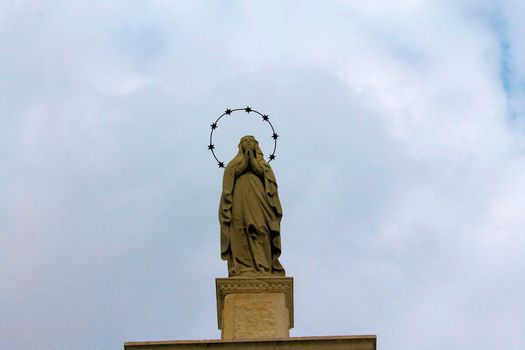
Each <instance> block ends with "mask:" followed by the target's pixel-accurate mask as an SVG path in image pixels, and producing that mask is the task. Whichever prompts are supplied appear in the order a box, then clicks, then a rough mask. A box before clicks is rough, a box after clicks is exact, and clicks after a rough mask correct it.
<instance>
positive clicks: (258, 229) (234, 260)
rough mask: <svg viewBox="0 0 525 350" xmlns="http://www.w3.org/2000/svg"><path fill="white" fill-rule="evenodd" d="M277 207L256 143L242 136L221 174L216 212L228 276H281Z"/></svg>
mask: <svg viewBox="0 0 525 350" xmlns="http://www.w3.org/2000/svg"><path fill="white" fill-rule="evenodd" d="M281 217H282V208H281V202H280V201H279V195H278V193H277V181H276V180H275V175H274V173H273V170H272V168H271V167H270V165H269V164H268V163H267V162H266V161H265V160H264V157H263V153H262V151H261V149H260V148H259V143H258V142H257V140H256V139H255V138H254V137H253V136H244V137H243V138H241V141H240V143H239V152H238V153H237V155H236V156H235V157H234V158H233V159H232V160H231V161H230V162H229V163H228V165H227V166H226V168H225V170H224V176H223V181H222V195H221V202H220V206H219V222H220V227H221V258H222V259H223V260H227V261H228V276H230V277H236V276H261V275H267V276H270V275H274V276H275V275H278V276H284V275H285V272H284V268H283V267H282V265H281V263H280V262H279V256H280V255H281V228H280V222H281Z"/></svg>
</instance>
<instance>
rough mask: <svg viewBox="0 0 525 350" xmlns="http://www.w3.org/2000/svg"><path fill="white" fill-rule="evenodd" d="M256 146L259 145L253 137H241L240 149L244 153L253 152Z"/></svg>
mask: <svg viewBox="0 0 525 350" xmlns="http://www.w3.org/2000/svg"><path fill="white" fill-rule="evenodd" d="M258 144H259V143H258V142H257V140H256V139H255V137H253V136H251V135H247V136H244V137H242V138H241V142H240V146H241V149H242V151H243V152H245V151H246V150H252V151H255V150H256V145H258Z"/></svg>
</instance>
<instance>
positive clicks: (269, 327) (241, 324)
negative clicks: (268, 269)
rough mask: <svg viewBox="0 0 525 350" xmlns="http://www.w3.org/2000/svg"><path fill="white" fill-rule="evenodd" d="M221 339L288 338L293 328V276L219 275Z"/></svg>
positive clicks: (218, 300) (218, 312)
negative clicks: (227, 276) (230, 276)
mask: <svg viewBox="0 0 525 350" xmlns="http://www.w3.org/2000/svg"><path fill="white" fill-rule="evenodd" d="M215 282H216V287H217V320H218V325H219V329H221V339H223V340H235V339H272V338H287V337H288V336H289V330H290V328H293V278H291V277H262V278H260V277H257V278H240V277H235V278H217V279H216V280H215Z"/></svg>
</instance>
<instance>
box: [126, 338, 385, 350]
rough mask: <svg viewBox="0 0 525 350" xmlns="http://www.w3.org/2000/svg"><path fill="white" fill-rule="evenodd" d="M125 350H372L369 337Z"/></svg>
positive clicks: (143, 345) (139, 345) (130, 348)
mask: <svg viewBox="0 0 525 350" xmlns="http://www.w3.org/2000/svg"><path fill="white" fill-rule="evenodd" d="M124 349H125V350H201V349H207V350H285V349H286V350H376V337H375V336H373V335H359V336H339V337H297V338H286V339H271V340H194V341H187V340H183V341H159V342H128V343H125V344H124Z"/></svg>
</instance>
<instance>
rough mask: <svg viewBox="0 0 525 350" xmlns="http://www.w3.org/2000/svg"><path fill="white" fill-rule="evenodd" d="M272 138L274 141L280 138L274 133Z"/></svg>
mask: <svg viewBox="0 0 525 350" xmlns="http://www.w3.org/2000/svg"><path fill="white" fill-rule="evenodd" d="M272 138H273V139H274V140H277V139H278V138H279V135H277V133H275V132H274V133H273V135H272Z"/></svg>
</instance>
